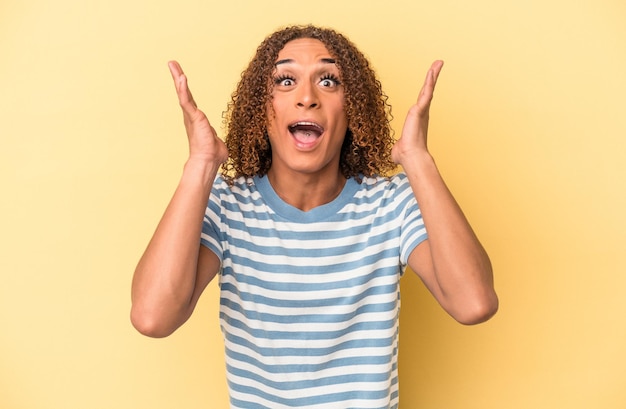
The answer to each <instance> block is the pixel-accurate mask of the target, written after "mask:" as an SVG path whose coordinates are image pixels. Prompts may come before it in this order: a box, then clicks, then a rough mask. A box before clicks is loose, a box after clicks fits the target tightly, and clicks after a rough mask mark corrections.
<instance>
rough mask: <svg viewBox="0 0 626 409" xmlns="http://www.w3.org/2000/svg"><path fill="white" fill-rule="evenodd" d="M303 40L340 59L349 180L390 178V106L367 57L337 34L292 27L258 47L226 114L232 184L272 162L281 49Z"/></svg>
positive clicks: (226, 168)
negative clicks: (270, 110) (271, 120)
mask: <svg viewBox="0 0 626 409" xmlns="http://www.w3.org/2000/svg"><path fill="white" fill-rule="evenodd" d="M299 38H312V39H316V40H319V41H321V42H322V43H323V44H324V45H325V46H326V48H327V49H328V51H329V53H330V54H331V55H332V56H333V58H334V59H335V63H336V65H337V67H338V68H339V72H340V74H341V81H342V84H343V85H344V98H345V101H344V109H345V111H346V116H347V118H348V130H347V132H346V136H345V139H344V142H343V146H342V148H341V156H340V164H339V168H340V171H341V173H342V174H343V175H344V176H345V177H346V178H350V177H356V178H358V177H359V176H360V175H363V176H375V175H388V174H390V173H392V171H393V170H395V168H396V165H395V164H394V162H393V161H392V159H391V148H392V146H393V144H394V138H393V135H392V132H391V127H390V125H389V122H390V120H391V118H392V116H391V106H390V105H389V104H388V103H387V95H385V93H384V92H383V91H382V87H381V84H380V81H379V80H378V79H377V78H376V74H375V72H374V70H373V69H372V68H371V66H370V64H369V62H368V60H367V58H366V57H365V56H364V55H363V54H362V53H361V52H360V51H359V50H358V49H357V48H356V46H355V45H354V44H353V43H352V42H351V41H350V40H348V39H347V38H346V37H344V36H343V35H342V34H339V33H337V32H336V31H334V30H331V29H326V28H320V27H315V26H311V25H307V26H291V27H287V28H284V29H282V30H279V31H276V32H275V33H273V34H271V35H270V36H268V37H267V38H266V39H265V40H264V41H263V42H262V43H261V45H260V46H259V47H258V48H257V50H256V54H255V55H254V57H253V58H252V60H251V61H250V64H249V65H248V68H246V70H245V71H243V73H242V74H241V80H240V81H239V84H238V85H237V88H236V90H235V91H234V92H233V94H232V97H231V101H230V102H229V104H228V109H227V111H226V112H225V113H224V125H225V127H226V130H227V133H226V140H225V142H226V146H227V148H228V153H229V159H228V161H227V162H226V163H224V165H223V166H222V171H223V173H224V176H225V177H226V178H227V180H230V181H231V182H232V180H234V179H235V178H238V177H241V176H244V177H252V176H255V175H258V176H263V175H265V174H267V172H268V170H269V169H270V166H271V164H272V148H271V146H270V142H269V138H268V135H267V125H268V119H267V118H268V115H267V107H268V102H269V101H270V98H271V92H272V86H273V82H272V81H271V79H272V76H273V72H274V69H275V64H276V59H277V57H278V53H279V51H281V50H282V49H283V47H284V46H285V44H286V43H288V42H289V41H292V40H296V39H299Z"/></svg>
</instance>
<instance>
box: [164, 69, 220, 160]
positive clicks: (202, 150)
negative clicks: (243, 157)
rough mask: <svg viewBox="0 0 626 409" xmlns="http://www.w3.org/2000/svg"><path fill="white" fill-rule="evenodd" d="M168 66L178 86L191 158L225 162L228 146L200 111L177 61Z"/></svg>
mask: <svg viewBox="0 0 626 409" xmlns="http://www.w3.org/2000/svg"><path fill="white" fill-rule="evenodd" d="M168 65H169V68H170V72H171V74H172V78H173V79H174V85H175V86H176V93H177V94H178V102H179V103H180V107H181V108H182V110H183V118H184V122H185V129H186V131H187V138H188V139H189V156H190V158H200V159H202V160H206V161H216V162H218V163H223V162H225V161H226V159H227V158H228V150H227V148H226V145H225V144H224V142H223V141H222V140H221V139H220V138H218V136H217V133H216V132H215V129H214V128H213V127H212V126H211V123H210V122H209V119H208V118H207V116H206V115H205V114H204V112H202V111H201V110H200V109H198V106H197V105H196V102H195V101H194V99H193V95H192V94H191V91H190V90H189V86H188V84H187V76H186V75H185V74H184V73H183V70H182V68H181V67H180V65H179V64H178V63H177V62H176V61H170V63H169V64H168Z"/></svg>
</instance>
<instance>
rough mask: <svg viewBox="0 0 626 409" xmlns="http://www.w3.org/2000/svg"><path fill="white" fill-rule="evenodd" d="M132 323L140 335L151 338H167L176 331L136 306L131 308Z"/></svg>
mask: <svg viewBox="0 0 626 409" xmlns="http://www.w3.org/2000/svg"><path fill="white" fill-rule="evenodd" d="M130 322H131V324H132V325H133V327H134V328H135V329H136V330H137V331H138V332H139V333H140V334H142V335H145V336H147V337H150V338H165V337H167V336H169V335H171V334H172V333H173V332H174V331H175V329H176V328H172V327H170V326H167V325H164V323H163V320H160V319H158V317H156V316H155V315H154V314H149V313H146V312H145V311H141V309H139V308H137V307H135V306H133V307H132V308H131V312H130Z"/></svg>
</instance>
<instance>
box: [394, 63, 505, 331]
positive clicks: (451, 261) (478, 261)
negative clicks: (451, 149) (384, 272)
mask: <svg viewBox="0 0 626 409" xmlns="http://www.w3.org/2000/svg"><path fill="white" fill-rule="evenodd" d="M442 66H443V62H441V61H436V62H435V63H433V65H432V67H431V68H430V70H429V71H428V75H427V77H426V81H425V82H424V86H423V87H422V90H421V92H420V95H419V97H418V99H417V103H416V104H415V105H414V106H412V107H411V109H410V110H409V113H408V115H407V118H406V121H405V124H404V128H403V130H402V135H401V137H400V139H399V140H398V141H397V143H396V145H395V146H394V148H393V150H392V157H393V159H394V161H395V162H396V163H398V164H399V165H401V166H402V167H403V168H404V171H405V172H406V174H407V177H408V179H409V183H410V184H411V188H412V190H413V193H414V194H415V197H416V199H417V202H418V203H419V205H420V209H421V212H422V217H423V219H424V224H425V226H426V230H427V231H428V239H427V240H425V241H424V242H422V243H421V244H420V245H418V246H417V247H416V248H415V249H414V250H413V252H412V253H411V255H410V256H409V266H410V267H411V269H412V270H413V271H415V272H416V273H417V274H418V275H419V276H420V278H421V279H422V280H423V282H424V283H425V285H426V286H427V287H428V289H429V290H430V292H431V293H432V294H433V295H434V296H435V298H436V299H437V301H438V302H439V303H440V304H441V306H442V307H443V308H444V309H445V310H446V311H447V312H448V313H449V314H450V315H451V316H452V317H454V318H455V319H456V320H457V321H459V322H461V323H463V324H476V323H479V322H483V321H486V320H487V319H489V318H490V317H491V316H492V315H493V314H495V312H496V311H497V309H498V297H497V295H496V293H495V289H494V285H493V273H492V269H491V262H490V261H489V257H488V255H487V253H486V252H485V250H484V248H483V247H482V245H481V244H480V242H479V241H478V238H477V237H476V235H475V234H474V232H473V230H472V228H471V226H470V225H469V222H468V221H467V219H466V218H465V216H464V215H463V212H462V211H461V208H460V207H459V205H458V204H457V202H456V201H455V200H454V197H453V196H452V194H451V193H450V191H449V190H448V188H447V187H446V184H445V182H444V181H443V178H442V177H441V175H440V173H439V171H438V169H437V166H436V165H435V161H434V159H433V158H432V156H431V155H430V153H429V152H428V148H427V144H426V140H427V133H428V120H429V110H430V103H431V101H432V97H433V92H434V88H435V83H436V82H437V77H438V76H439V72H440V71H441V68H442Z"/></svg>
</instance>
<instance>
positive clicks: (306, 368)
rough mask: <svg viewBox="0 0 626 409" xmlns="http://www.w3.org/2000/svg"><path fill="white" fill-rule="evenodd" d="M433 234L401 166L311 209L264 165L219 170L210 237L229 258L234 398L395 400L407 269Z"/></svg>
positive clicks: (291, 403) (206, 235)
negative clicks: (260, 173)
mask: <svg viewBox="0 0 626 409" xmlns="http://www.w3.org/2000/svg"><path fill="white" fill-rule="evenodd" d="M425 238H426V230H425V228H424V224H423V221H422V217H421V214H420V210H419V208H418V206H417V203H416V201H415V198H414V196H413V193H412V191H411V188H410V186H409V183H408V180H407V178H406V176H405V175H404V174H398V175H395V176H393V177H391V178H383V177H377V178H362V179H361V183H359V182H358V181H357V180H355V179H354V178H352V179H348V180H347V182H346V184H345V187H344V188H343V190H342V192H341V193H340V195H339V196H338V197H337V198H336V199H335V200H333V201H332V202H330V203H328V204H325V205H323V206H319V207H317V208H314V209H312V210H310V211H307V212H303V211H301V210H299V209H297V208H295V207H292V206H290V205H288V204H287V203H285V202H284V201H282V200H281V199H280V198H279V197H278V195H277V194H276V192H274V190H273V189H272V187H271V185H270V183H269V181H268V179H267V177H254V178H249V179H244V178H240V179H238V180H236V181H235V183H234V185H233V186H229V185H228V184H227V183H226V182H225V181H224V180H223V179H222V178H221V177H218V178H217V179H216V181H215V183H214V186H213V190H212V193H211V197H210V200H209V204H208V207H207V210H206V215H205V220H204V225H203V229H202V244H203V245H205V246H207V247H208V248H210V249H211V250H212V251H214V252H215V253H216V254H217V255H218V256H219V258H220V259H221V262H222V269H221V273H220V278H219V284H220V324H221V327H222V331H223V334H224V342H225V349H226V366H227V381H228V387H229V393H230V402H231V407H232V408H245V409H251V408H270V409H280V408H396V407H397V406H398V369H397V362H398V316H399V310H400V292H399V290H400V289H399V279H400V276H401V275H402V273H403V272H404V269H405V267H406V263H407V260H408V256H409V254H410V253H411V251H412V250H413V249H414V248H415V247H416V246H417V245H418V244H419V243H420V242H421V241H423V240H424V239H425Z"/></svg>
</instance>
